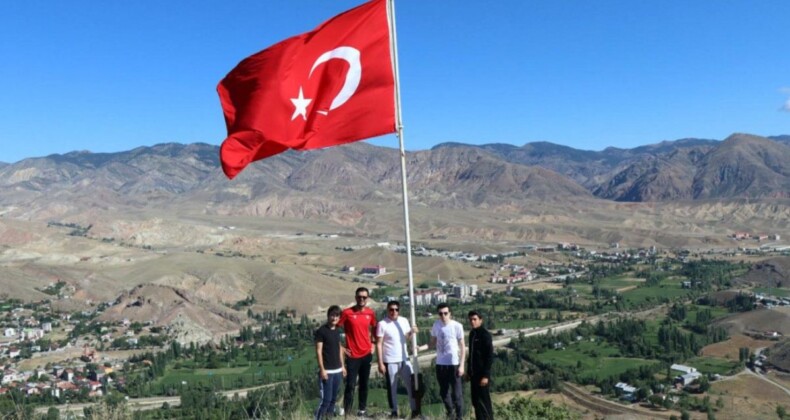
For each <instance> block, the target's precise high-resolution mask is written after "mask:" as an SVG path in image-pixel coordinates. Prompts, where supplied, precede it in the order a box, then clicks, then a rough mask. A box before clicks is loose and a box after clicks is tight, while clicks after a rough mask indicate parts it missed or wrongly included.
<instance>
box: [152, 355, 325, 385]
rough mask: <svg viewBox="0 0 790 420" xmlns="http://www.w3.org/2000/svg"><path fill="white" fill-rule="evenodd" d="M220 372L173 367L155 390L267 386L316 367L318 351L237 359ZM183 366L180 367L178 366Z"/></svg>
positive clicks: (185, 364)
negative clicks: (262, 359) (277, 357)
mask: <svg viewBox="0 0 790 420" xmlns="http://www.w3.org/2000/svg"><path fill="white" fill-rule="evenodd" d="M223 365H224V366H225V367H221V368H218V369H193V368H192V367H191V363H188V362H187V363H184V362H182V363H180V364H179V365H169V366H168V367H167V371H166V373H165V375H164V376H163V377H161V378H159V379H158V380H156V381H154V382H153V383H152V388H153V389H154V390H157V389H158V388H160V387H181V386H185V385H186V386H197V385H200V386H208V387H214V388H217V389H231V388H244V387H251V386H255V385H262V384H265V383H271V382H278V381H281V380H285V379H287V378H288V376H289V374H291V373H299V372H303V371H305V369H307V370H309V369H313V368H315V367H316V366H317V365H316V361H315V352H314V351H313V349H312V348H305V349H301V350H294V351H293V354H292V355H290V356H283V357H282V358H281V359H280V360H275V361H266V362H248V361H245V360H242V359H237V360H236V361H234V362H231V363H230V364H229V365H230V366H228V363H224V362H223ZM176 366H179V367H176Z"/></svg>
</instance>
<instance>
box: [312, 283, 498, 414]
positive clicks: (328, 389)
mask: <svg viewBox="0 0 790 420" xmlns="http://www.w3.org/2000/svg"><path fill="white" fill-rule="evenodd" d="M354 298H355V300H356V304H355V305H353V306H351V307H349V308H346V309H344V310H342V311H341V310H340V307H338V306H332V307H330V308H329V310H328V311H327V322H326V324H324V325H322V326H321V327H320V328H319V329H318V330H316V332H315V345H316V356H317V358H318V367H319V389H320V400H321V402H320V404H319V407H318V409H317V410H316V412H315V418H316V419H320V418H323V417H325V416H332V415H333V413H334V410H335V402H336V401H337V396H338V394H339V391H340V383H341V382H342V379H343V378H345V393H344V397H343V412H344V413H345V414H346V415H349V414H351V413H352V407H353V403H354V389H355V387H356V388H357V389H358V405H357V407H358V411H357V416H359V417H365V416H366V415H367V413H366V409H367V401H368V379H369V378H370V368H371V363H372V362H373V352H374V351H378V354H379V355H378V371H379V373H380V374H381V375H383V376H384V378H385V384H386V386H387V396H388V401H389V406H390V412H391V415H392V416H393V417H398V400H397V395H398V393H397V388H398V379H400V382H401V383H402V384H403V386H404V388H406V391H407V394H408V396H409V405H410V407H411V414H412V417H417V416H419V415H420V411H421V407H420V398H419V397H418V396H417V395H415V392H414V381H416V378H414V377H413V375H412V365H411V362H410V361H409V352H408V349H407V347H408V346H407V344H408V342H409V340H410V339H411V337H412V335H413V334H417V332H418V328H417V326H416V325H411V324H410V323H409V322H408V320H407V319H406V318H404V317H401V316H400V303H399V302H398V301H390V302H387V312H386V316H385V317H384V318H383V319H382V320H380V321H378V322H377V321H376V314H375V313H374V312H373V310H372V309H371V308H369V307H368V306H367V303H368V300H369V299H370V292H369V291H368V289H366V288H364V287H360V288H358V289H357V291H356V293H355V296H354ZM437 312H438V316H439V319H438V320H437V321H436V322H435V323H434V324H433V327H432V328H431V341H430V347H431V348H435V349H436V379H437V381H438V383H439V393H440V395H441V398H442V401H443V402H444V406H445V409H446V410H447V416H448V418H451V419H460V418H461V417H462V415H463V402H464V397H463V380H464V379H467V380H469V381H470V383H471V391H472V405H473V406H474V410H475V418H477V419H492V418H493V416H494V413H493V410H492V406H491V396H490V393H489V389H490V384H491V364H492V362H493V358H494V347H493V342H492V339H491V334H490V333H489V332H488V331H487V330H486V329H485V328H484V327H483V317H482V315H481V314H480V313H479V312H477V311H470V312H469V314H468V319H469V324H470V326H471V328H472V329H471V331H470V333H469V354H468V360H467V351H466V342H465V340H464V330H463V326H462V325H461V323H459V322H458V321H455V320H453V319H452V314H451V312H450V307H449V306H448V305H447V304H446V303H442V304H439V305H438V306H437ZM339 328H343V331H344V332H345V335H346V345H345V346H344V345H343V343H342V342H341V339H340V331H339ZM374 346H375V347H374ZM357 385H358V387H357Z"/></svg>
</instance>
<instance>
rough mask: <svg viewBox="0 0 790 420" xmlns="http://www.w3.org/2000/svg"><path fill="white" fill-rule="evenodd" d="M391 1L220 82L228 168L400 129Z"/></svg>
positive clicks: (250, 61) (252, 61)
mask: <svg viewBox="0 0 790 420" xmlns="http://www.w3.org/2000/svg"><path fill="white" fill-rule="evenodd" d="M394 80H395V78H394V76H393V67H392V54H391V51H390V31H389V19H388V18H387V4H386V0H373V1H370V2H368V3H365V4H362V5H360V6H358V7H356V8H354V9H351V10H348V11H346V12H344V13H342V14H340V15H337V16H335V17H333V18H332V19H329V20H328V21H326V22H324V23H323V24H321V25H320V26H318V27H317V28H316V29H314V30H313V31H311V32H307V33H304V34H301V35H297V36H295V37H292V38H289V39H286V40H285V41H282V42H280V43H277V44H275V45H272V46H271V47H269V48H267V49H265V50H263V51H261V52H259V53H256V54H254V55H252V56H250V57H248V58H246V59H244V60H243V61H242V62H241V63H239V64H238V65H237V66H236V68H234V69H233V70H231V72H230V73H228V75H227V76H225V78H224V79H222V81H221V82H220V83H219V86H217V92H218V93H219V97H220V102H221V103H222V110H223V112H224V114H225V123H226V125H227V128H228V137H227V138H226V139H225V140H224V141H223V143H222V147H221V148H220V160H221V161H222V170H223V171H224V172H225V175H227V176H228V178H231V179H233V178H234V177H235V176H236V175H237V174H238V173H239V172H241V171H242V169H244V168H245V167H246V166H247V165H248V164H249V163H250V162H253V161H255V160H259V159H264V158H267V157H269V156H272V155H276V154H278V153H281V152H284V151H285V150H287V149H296V150H308V149H318V148H322V147H327V146H334V145H339V144H344V143H349V142H352V141H357V140H362V139H366V138H370V137H375V136H379V135H383V134H388V133H393V132H395V81H394Z"/></svg>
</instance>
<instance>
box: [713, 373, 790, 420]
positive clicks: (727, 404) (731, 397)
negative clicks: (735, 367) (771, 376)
mask: <svg viewBox="0 0 790 420" xmlns="http://www.w3.org/2000/svg"><path fill="white" fill-rule="evenodd" d="M710 397H711V401H712V402H715V401H716V400H717V399H718V398H721V399H722V400H723V402H724V409H723V410H722V411H721V413H722V415H721V416H720V415H718V414H717V417H720V418H731V419H774V418H776V405H777V404H781V405H783V406H784V407H790V395H788V394H786V393H785V392H784V391H782V390H781V389H780V388H778V387H776V386H774V385H772V384H770V383H769V382H767V381H763V380H762V379H760V378H757V377H755V376H753V375H750V374H743V375H740V376H738V377H737V378H734V379H731V380H726V381H720V382H714V383H713V384H712V386H711V391H710Z"/></svg>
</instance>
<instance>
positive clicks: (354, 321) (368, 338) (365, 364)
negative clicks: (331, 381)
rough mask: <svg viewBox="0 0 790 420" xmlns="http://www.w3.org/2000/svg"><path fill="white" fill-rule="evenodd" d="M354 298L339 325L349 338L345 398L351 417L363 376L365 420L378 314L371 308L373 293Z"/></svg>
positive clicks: (361, 402) (361, 409) (361, 392)
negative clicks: (354, 302) (355, 389)
mask: <svg viewBox="0 0 790 420" xmlns="http://www.w3.org/2000/svg"><path fill="white" fill-rule="evenodd" d="M354 298H355V299H356V302H357V303H356V305H354V306H352V307H350V308H346V309H344V310H343V313H342V314H341V315H340V321H339V322H338V325H339V326H341V327H343V331H344V332H345V334H346V371H347V375H346V387H345V391H344V396H343V409H344V412H345V414H346V415H347V416H348V415H351V408H352V406H353V405H354V386H355V385H356V382H357V376H359V405H358V408H359V411H357V416H361V417H365V416H366V415H367V413H366V412H365V410H366V409H367V404H368V379H369V378H370V364H371V362H373V351H374V349H375V344H376V334H375V331H376V314H375V313H374V312H373V310H372V309H370V308H368V307H367V303H368V299H369V298H370V291H368V289H367V288H364V287H360V288H358V289H357V291H356V293H355V295H354Z"/></svg>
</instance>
